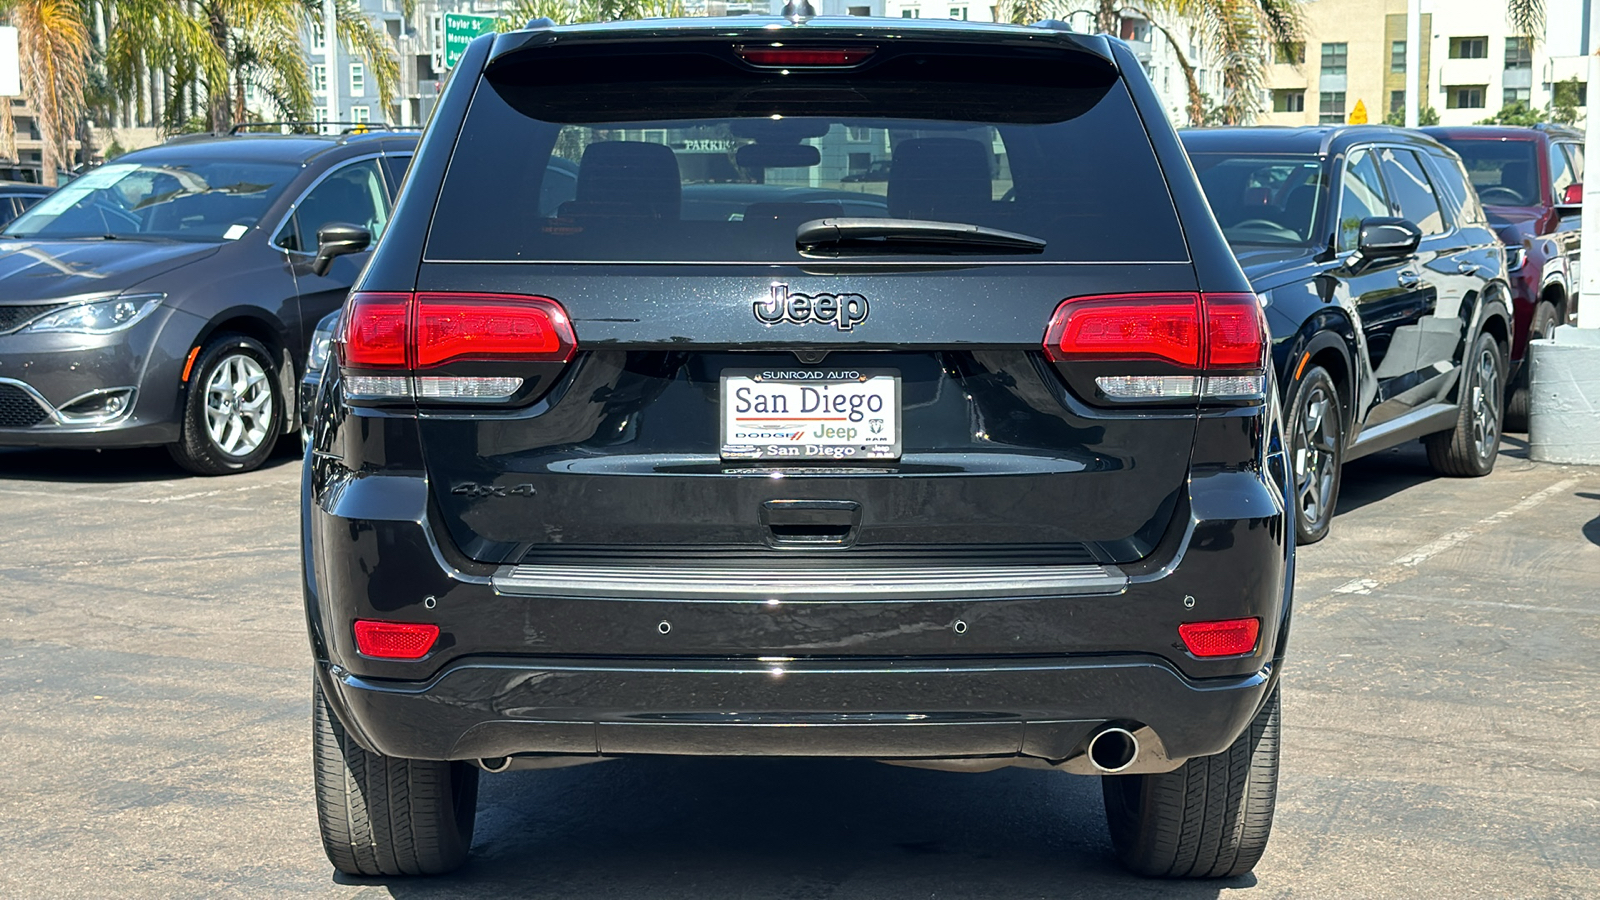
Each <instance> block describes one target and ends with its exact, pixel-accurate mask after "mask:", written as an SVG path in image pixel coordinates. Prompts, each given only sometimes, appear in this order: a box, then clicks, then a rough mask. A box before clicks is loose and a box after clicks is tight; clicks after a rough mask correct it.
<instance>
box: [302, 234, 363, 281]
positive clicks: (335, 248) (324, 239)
mask: <svg viewBox="0 0 1600 900" xmlns="http://www.w3.org/2000/svg"><path fill="white" fill-rule="evenodd" d="M370 246H372V232H370V231H368V230H366V229H365V228H362V227H361V226H360V225H351V224H349V223H346V222H329V223H328V224H326V225H324V226H322V227H321V228H318V229H317V255H316V257H315V258H313V259H312V260H311V271H313V272H315V273H316V274H318V275H326V274H328V267H329V266H331V265H333V260H334V257H338V256H345V255H347V254H350V253H360V252H361V251H363V250H365V249H367V248H368V247H370Z"/></svg>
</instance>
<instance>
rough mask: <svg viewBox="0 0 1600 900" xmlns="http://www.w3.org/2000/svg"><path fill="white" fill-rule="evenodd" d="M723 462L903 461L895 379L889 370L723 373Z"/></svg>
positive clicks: (898, 403)
mask: <svg viewBox="0 0 1600 900" xmlns="http://www.w3.org/2000/svg"><path fill="white" fill-rule="evenodd" d="M722 458H723V459H740V460H788V461H805V460H828V461H832V462H841V461H853V460H860V461H862V462H876V461H879V460H885V459H899V458H900V372H899V371H898V370H894V369H843V368H839V369H835V368H828V367H804V368H798V367H797V368H793V369H724V370H723V371H722Z"/></svg>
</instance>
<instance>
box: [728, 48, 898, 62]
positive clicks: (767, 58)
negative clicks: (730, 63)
mask: <svg viewBox="0 0 1600 900" xmlns="http://www.w3.org/2000/svg"><path fill="white" fill-rule="evenodd" d="M734 52H736V53H738V54H739V58H740V59H743V60H744V61H745V62H747V63H750V64H751V65H756V66H788V67H804V66H853V65H856V64H858V63H861V62H862V61H864V60H866V58H867V57H869V56H871V55H872V48H871V47H785V46H783V45H782V44H773V45H771V46H767V47H750V46H744V47H738V48H735V50H734Z"/></svg>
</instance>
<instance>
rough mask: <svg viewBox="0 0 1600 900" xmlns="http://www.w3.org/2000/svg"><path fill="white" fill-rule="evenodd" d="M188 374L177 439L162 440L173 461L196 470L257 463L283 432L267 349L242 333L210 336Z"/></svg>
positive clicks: (222, 470) (212, 471)
mask: <svg viewBox="0 0 1600 900" xmlns="http://www.w3.org/2000/svg"><path fill="white" fill-rule="evenodd" d="M191 374H192V377H191V378H190V379H189V391H188V395H187V396H186V397H185V398H184V401H183V420H182V422H181V423H180V428H181V430H180V432H179V434H178V442H177V443H175V444H168V445H167V452H168V453H169V454H171V455H172V459H173V461H174V462H176V463H177V464H178V465H180V466H182V467H183V468H185V469H187V470H189V471H190V472H193V473H195V474H196V475H228V474H231V473H235V472H248V471H250V470H252V469H256V468H259V467H260V466H261V464H262V463H264V462H266V461H267V458H268V457H270V456H271V455H272V451H273V448H274V447H276V446H277V443H278V436H279V435H281V434H282V433H283V415H284V402H283V397H282V396H280V394H281V393H282V392H281V391H279V390H278V376H277V369H276V368H275V367H274V366H273V364H272V356H271V354H269V353H268V352H267V348H266V347H263V346H262V345H261V342H260V341H257V340H255V339H254V338H248V337H244V336H243V335H237V334H225V335H222V336H220V337H216V338H213V339H212V340H210V341H208V342H207V343H206V345H205V346H204V347H203V348H201V350H200V354H199V355H198V356H197V357H195V365H194V369H193V371H192V373H191Z"/></svg>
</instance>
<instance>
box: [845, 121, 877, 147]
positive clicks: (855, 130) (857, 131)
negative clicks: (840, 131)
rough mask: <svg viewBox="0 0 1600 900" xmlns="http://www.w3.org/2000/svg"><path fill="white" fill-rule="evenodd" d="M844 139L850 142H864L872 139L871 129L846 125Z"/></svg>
mask: <svg viewBox="0 0 1600 900" xmlns="http://www.w3.org/2000/svg"><path fill="white" fill-rule="evenodd" d="M844 139H845V140H847V141H851V142H852V143H857V144H860V143H865V142H867V141H870V140H872V129H871V128H867V127H864V126H860V125H846V126H845V127H844Z"/></svg>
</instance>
